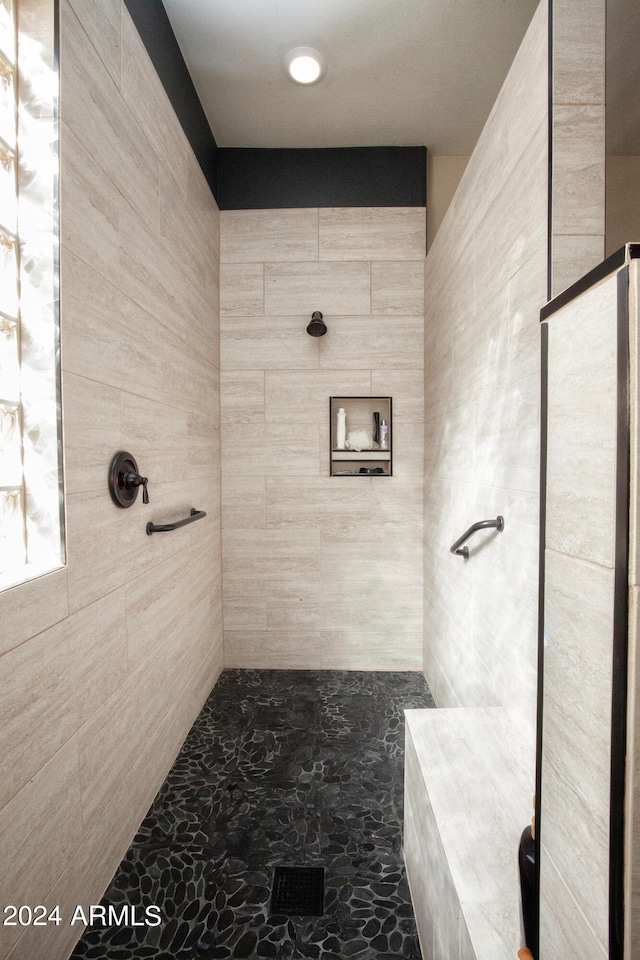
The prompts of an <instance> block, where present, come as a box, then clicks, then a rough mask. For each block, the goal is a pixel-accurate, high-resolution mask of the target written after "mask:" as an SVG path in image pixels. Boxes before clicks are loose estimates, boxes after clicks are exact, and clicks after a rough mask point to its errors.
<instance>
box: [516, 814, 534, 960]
mask: <svg viewBox="0 0 640 960" xmlns="http://www.w3.org/2000/svg"><path fill="white" fill-rule="evenodd" d="M535 847H536V842H535V838H534V834H533V830H532V828H531V827H525V829H524V830H523V831H522V836H521V837H520V846H519V848H518V866H519V868H520V894H521V897H522V919H523V922H524V937H525V942H526V944H527V947H528V948H529V950H530V951H531V953H532V955H533V958H534V960H537V956H538V884H537V870H536V857H535Z"/></svg>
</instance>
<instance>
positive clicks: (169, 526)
mask: <svg viewBox="0 0 640 960" xmlns="http://www.w3.org/2000/svg"><path fill="white" fill-rule="evenodd" d="M206 515H207V514H206V513H205V511H204V510H196V508H195V507H191V515H190V516H188V517H185V518H184V520H176V522H175V523H151V521H149V523H148V524H147V533H148V535H149V536H151V534H152V533H167V532H168V531H169V530H177V529H178V527H185V526H186V525H187V524H188V523H193V521H194V520H201V519H202V518H203V517H206Z"/></svg>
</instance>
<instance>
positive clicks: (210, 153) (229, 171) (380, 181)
mask: <svg viewBox="0 0 640 960" xmlns="http://www.w3.org/2000/svg"><path fill="white" fill-rule="evenodd" d="M125 4H126V7H127V9H128V11H129V13H130V15H131V18H132V20H133V22H134V23H135V25H136V28H137V30H138V33H139V34H140V37H141V39H142V42H143V43H144V45H145V47H146V49H147V52H148V54H149V56H150V58H151V61H152V63H153V65H154V67H155V69H156V72H157V74H158V77H159V78H160V81H161V83H162V85H163V87H164V89H165V91H166V93H167V96H168V97H169V100H170V101H171V104H172V106H173V109H174V110H175V112H176V115H177V117H178V120H179V121H180V123H181V125H182V129H183V130H184V133H185V135H186V137H187V139H188V141H189V143H190V144H191V148H192V149H193V152H194V154H195V156H196V159H197V160H198V163H199V164H200V166H201V168H202V172H203V174H204V176H205V178H206V180H207V183H208V184H209V187H210V188H211V192H212V193H213V195H214V197H215V198H216V200H217V202H218V206H219V207H220V209H221V210H252V209H253V210H255V209H276V208H281V207H423V206H425V205H426V164H427V151H426V148H425V147H342V148H324V149H306V150H305V149H263V148H254V149H251V148H235V147H219V146H218V145H217V144H216V141H215V138H214V136H213V133H212V132H211V128H210V127H209V123H208V121H207V118H206V116H205V113H204V110H203V109H202V105H201V104H200V100H199V99H198V95H197V93H196V89H195V87H194V85H193V81H192V80H191V76H190V75H189V71H188V70H187V66H186V64H185V62H184V58H183V56H182V53H181V51H180V47H179V46H178V42H177V40H176V38H175V35H174V33H173V29H172V27H171V23H170V22H169V18H168V16H167V13H166V11H165V9H164V6H163V3H162V0H125Z"/></svg>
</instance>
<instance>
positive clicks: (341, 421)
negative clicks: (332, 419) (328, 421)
mask: <svg viewBox="0 0 640 960" xmlns="http://www.w3.org/2000/svg"><path fill="white" fill-rule="evenodd" d="M346 439H347V413H346V411H345V409H344V407H340V408H339V409H338V413H337V415H336V450H344V444H345V440H346Z"/></svg>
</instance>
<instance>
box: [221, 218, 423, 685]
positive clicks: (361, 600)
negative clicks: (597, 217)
mask: <svg viewBox="0 0 640 960" xmlns="http://www.w3.org/2000/svg"><path fill="white" fill-rule="evenodd" d="M220 218H221V254H220V255H221V260H222V270H221V287H220V302H221V315H222V318H223V320H222V325H221V391H222V392H221V397H222V456H223V489H222V498H223V530H224V538H223V543H224V546H223V571H224V622H225V663H226V666H228V667H275V668H285V669H286V668H300V667H308V668H316V669H318V668H331V669H361V670H395V669H414V670H419V669H421V667H422V647H421V645H422V640H421V634H422V590H421V586H420V583H421V578H422V544H421V541H420V538H419V536H418V537H416V531H418V533H419V531H420V530H421V527H422V446H423V437H422V431H423V427H422V424H423V419H424V414H423V395H424V391H423V323H424V321H423V310H424V255H425V210H424V208H357V209H320V210H317V209H311V210H242V211H223V212H222V213H221V215H220ZM314 310H320V311H321V312H322V313H323V314H324V318H325V321H326V323H327V327H328V333H327V334H326V335H325V336H324V337H322V338H319V339H315V338H313V337H310V336H308V335H307V334H306V332H305V330H306V326H307V323H308V322H309V319H310V316H311V313H312V312H313V311H314ZM332 395H346V396H349V395H353V396H363V395H365V396H366V395H372V396H386V395H390V396H392V397H393V410H394V421H393V426H394V434H393V436H394V449H393V457H394V476H393V477H392V478H391V479H384V480H376V479H369V478H345V479H341V478H330V477H329V476H328V473H329V469H328V468H329V428H328V412H329V397H330V396H332Z"/></svg>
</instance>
